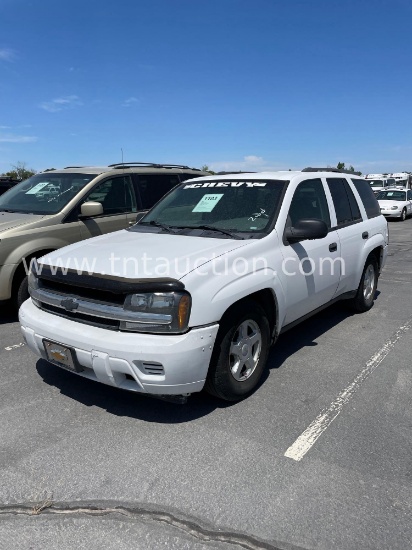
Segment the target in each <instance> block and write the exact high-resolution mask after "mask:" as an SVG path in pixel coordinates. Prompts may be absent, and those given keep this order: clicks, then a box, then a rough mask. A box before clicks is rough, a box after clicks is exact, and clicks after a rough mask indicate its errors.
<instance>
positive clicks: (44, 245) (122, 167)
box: [0, 163, 207, 305]
mask: <svg viewBox="0 0 412 550" xmlns="http://www.w3.org/2000/svg"><path fill="white" fill-rule="evenodd" d="M205 174H207V173H206V172H202V171H200V170H197V169H195V168H189V167H188V166H178V165H166V164H150V163H120V164H111V165H109V166H104V167H90V166H74V167H67V168H64V169H62V170H52V171H47V172H44V173H40V174H36V175H35V176H32V177H31V178H29V179H27V180H25V181H23V182H21V183H19V184H17V185H16V186H14V187H13V189H11V190H10V191H9V192H8V193H6V194H5V195H3V196H2V197H0V240H1V246H0V301H1V300H8V299H10V298H12V297H13V298H14V299H15V301H16V302H17V305H21V304H22V303H23V302H24V300H26V299H27V298H28V290H27V276H26V273H27V266H28V265H29V264H30V261H32V260H33V259H34V258H39V257H41V256H43V255H44V254H46V253H48V252H51V251H53V250H56V249H58V248H61V247H62V246H66V245H68V244H72V243H75V242H77V241H80V240H83V239H88V238H90V237H95V236H97V235H102V234H104V233H109V232H111V231H116V230H119V229H124V228H126V227H129V226H131V225H133V224H135V223H136V220H137V218H138V217H139V216H140V217H141V216H142V215H143V214H144V213H145V212H147V210H148V209H149V208H151V207H152V206H153V205H154V204H155V203H156V202H157V201H158V200H159V199H160V198H161V197H162V196H163V195H164V194H165V193H167V192H168V191H170V189H172V188H173V187H175V186H176V185H178V184H179V183H180V182H182V181H184V180H186V179H188V178H193V177H197V176H202V175H205Z"/></svg>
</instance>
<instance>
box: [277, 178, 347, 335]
mask: <svg viewBox="0 0 412 550" xmlns="http://www.w3.org/2000/svg"><path fill="white" fill-rule="evenodd" d="M301 219H318V220H323V221H324V222H325V223H326V225H327V226H328V228H330V227H331V222H330V213H329V205H328V201H327V199H326V195H325V190H324V187H323V183H322V180H321V179H320V178H316V179H311V180H305V181H303V182H301V183H300V184H299V185H298V187H297V188H296V191H295V193H294V195H293V198H292V202H291V205H290V208H289V213H288V217H287V221H286V227H288V226H292V227H293V226H295V225H296V223H297V222H298V221H299V220H301ZM281 251H282V256H283V264H282V270H281V271H282V273H281V274H278V275H279V276H280V277H281V278H282V286H283V288H284V290H285V295H286V303H287V304H288V307H287V314H286V317H285V320H284V324H285V325H287V324H289V323H291V322H293V321H295V320H297V319H299V318H300V317H303V316H304V315H306V314H307V313H310V312H311V311H313V310H315V309H317V308H318V307H320V306H322V305H324V304H326V303H327V302H329V301H330V300H331V299H332V298H333V296H334V294H335V292H336V289H337V287H338V284H339V277H340V262H339V259H340V243H339V238H338V234H337V231H335V230H329V233H328V235H327V236H326V237H324V238H323V239H316V240H305V241H301V242H298V243H294V244H288V243H285V242H283V244H281Z"/></svg>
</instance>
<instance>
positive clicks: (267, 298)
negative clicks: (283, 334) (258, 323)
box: [220, 288, 279, 342]
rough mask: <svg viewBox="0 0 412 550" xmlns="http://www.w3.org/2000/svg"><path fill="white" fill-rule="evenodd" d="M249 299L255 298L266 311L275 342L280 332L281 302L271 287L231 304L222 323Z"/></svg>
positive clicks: (224, 314)
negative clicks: (279, 302)
mask: <svg viewBox="0 0 412 550" xmlns="http://www.w3.org/2000/svg"><path fill="white" fill-rule="evenodd" d="M249 300H253V301H254V302H256V303H257V304H259V305H260V306H261V307H262V309H263V310H264V311H265V313H266V316H267V319H268V321H269V327H270V334H271V339H272V342H274V341H275V340H276V338H277V336H278V333H279V330H278V327H279V304H278V300H277V297H276V294H275V292H274V291H273V289H271V288H264V289H262V290H258V291H256V292H253V293H251V294H248V295H247V296H244V297H242V298H240V299H239V300H237V301H236V302H234V303H233V304H231V305H230V306H229V307H228V308H227V309H226V311H225V312H224V313H223V315H222V318H221V320H220V323H221V324H222V323H224V321H225V320H226V319H228V318H230V316H231V315H233V312H234V311H235V310H236V309H238V308H239V307H240V306H241V305H242V303H244V302H247V301H249Z"/></svg>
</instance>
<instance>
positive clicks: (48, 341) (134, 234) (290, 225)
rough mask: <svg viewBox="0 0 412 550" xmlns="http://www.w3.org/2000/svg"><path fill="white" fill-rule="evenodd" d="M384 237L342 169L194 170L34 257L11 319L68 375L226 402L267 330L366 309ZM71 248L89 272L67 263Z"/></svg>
mask: <svg viewBox="0 0 412 550" xmlns="http://www.w3.org/2000/svg"><path fill="white" fill-rule="evenodd" d="M387 247H388V226H387V222H386V220H385V218H384V217H383V216H382V215H381V213H380V210H379V205H378V202H377V201H376V198H375V197H374V195H373V192H372V190H371V189H370V187H369V185H368V184H367V182H366V181H365V180H363V179H362V178H360V177H358V176H354V175H353V174H352V173H343V172H342V171H338V170H334V171H332V170H330V169H329V170H328V169H316V168H310V169H309V171H307V170H303V171H301V172H298V171H296V172H289V171H288V172H266V173H254V174H233V175H224V176H210V177H202V178H198V179H195V180H188V181H186V182H184V183H182V184H180V185H179V186H178V187H176V188H175V189H174V190H173V191H171V192H170V193H168V194H167V195H166V196H165V197H164V198H163V199H162V200H161V201H160V202H159V203H158V204H157V205H156V206H155V207H154V208H153V209H152V210H151V211H150V212H149V213H148V214H147V215H146V216H145V217H144V218H143V219H142V220H141V221H140V222H139V223H138V224H136V225H134V226H133V227H131V228H129V229H126V230H123V231H118V232H116V233H112V234H111V235H104V236H100V237H97V238H94V239H89V240H88V241H85V242H83V243H79V244H77V245H73V246H69V247H66V248H65V249H62V250H59V251H56V252H54V253H51V254H50V255H47V256H45V257H43V258H41V259H40V260H39V262H38V264H35V265H33V266H32V271H31V273H30V282H29V284H30V294H31V299H29V300H27V301H26V302H25V303H24V304H23V305H22V307H21V308H20V323H21V326H22V330H23V334H24V338H25V340H26V342H27V344H28V346H29V347H30V349H32V350H33V351H34V352H35V353H36V354H37V355H38V356H39V357H42V358H44V359H46V360H48V361H50V362H51V363H54V364H55V365H57V366H59V367H62V368H65V369H67V370H70V371H72V372H74V373H77V374H78V375H80V376H83V377H86V378H89V379H92V380H96V381H99V382H102V383H105V384H109V385H111V386H115V387H118V388H123V389H126V390H131V391H135V392H140V393H144V394H154V395H169V396H170V395H175V396H182V395H183V396H187V394H190V393H193V392H198V391H200V390H202V389H203V388H204V387H205V388H206V389H207V390H208V391H209V392H210V393H212V394H214V395H216V396H218V397H220V398H222V399H224V400H228V401H236V400H239V399H242V398H244V397H246V396H247V395H249V394H250V393H251V392H252V391H253V390H254V389H255V388H256V386H257V384H258V383H259V380H260V379H261V376H262V373H263V370H264V367H265V363H266V360H267V357H268V352H269V347H270V345H271V344H272V343H274V342H275V341H276V339H277V337H278V336H279V334H280V333H282V332H284V331H285V330H287V329H289V328H291V327H293V326H294V325H296V324H297V323H298V322H300V321H302V320H304V319H306V318H308V317H309V316H310V315H313V314H314V313H316V312H318V311H320V310H321V309H323V308H325V307H327V306H329V305H331V304H332V303H334V302H336V301H337V300H347V301H348V303H350V304H351V306H352V308H353V309H354V310H355V311H358V312H365V311H367V310H369V309H370V308H371V307H372V305H373V302H374V298H375V291H376V288H377V283H378V277H379V274H380V271H381V269H382V267H383V266H384V264H385V260H386V256H387ZM114 255H115V256H116V259H117V261H116V262H113V257H114ZM85 259H87V260H88V261H93V270H92V271H91V272H90V271H89V272H80V273H79V271H78V269H77V270H76V266H77V267H78V266H79V265H81V263H82V262H83V261H84V260H85Z"/></svg>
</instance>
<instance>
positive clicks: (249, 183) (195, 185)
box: [183, 181, 266, 189]
mask: <svg viewBox="0 0 412 550" xmlns="http://www.w3.org/2000/svg"><path fill="white" fill-rule="evenodd" d="M242 185H245V186H246V187H265V186H266V182H260V181H211V182H206V183H191V184H188V185H185V186H184V187H183V189H198V188H199V187H242Z"/></svg>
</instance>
